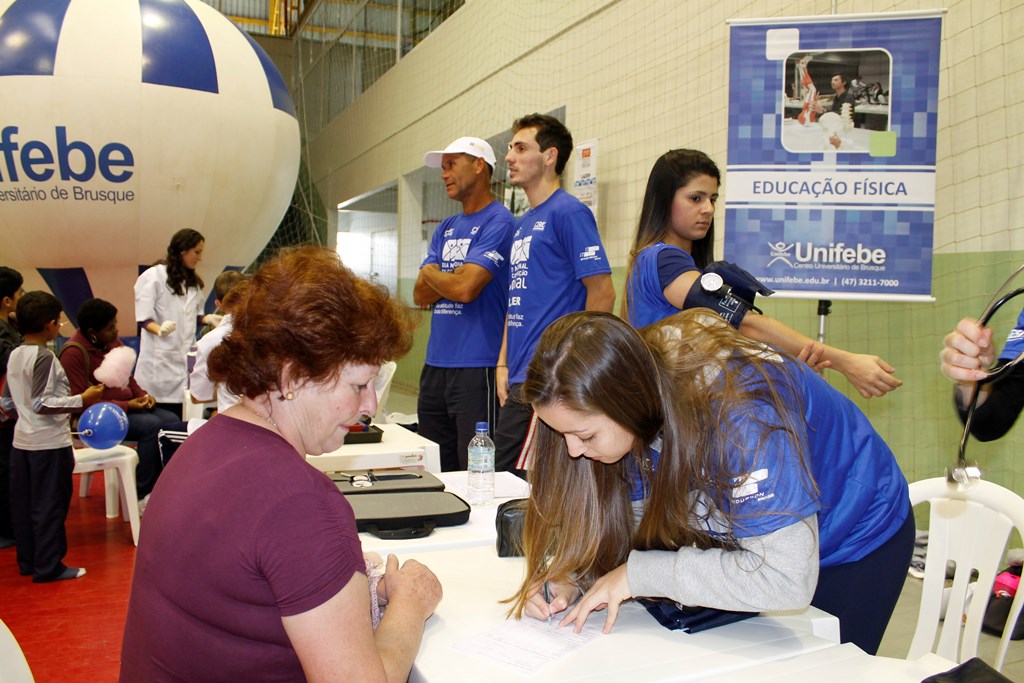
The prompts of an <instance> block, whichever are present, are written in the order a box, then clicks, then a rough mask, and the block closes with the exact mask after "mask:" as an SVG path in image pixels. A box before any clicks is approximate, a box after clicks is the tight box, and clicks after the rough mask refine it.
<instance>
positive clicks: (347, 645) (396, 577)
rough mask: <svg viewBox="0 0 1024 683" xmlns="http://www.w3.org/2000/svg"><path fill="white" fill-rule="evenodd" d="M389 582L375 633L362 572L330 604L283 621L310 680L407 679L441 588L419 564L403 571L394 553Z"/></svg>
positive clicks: (411, 561)
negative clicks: (386, 600) (383, 608)
mask: <svg viewBox="0 0 1024 683" xmlns="http://www.w3.org/2000/svg"><path fill="white" fill-rule="evenodd" d="M386 580H387V581H388V588H387V593H388V606H387V609H386V611H385V613H384V616H383V618H382V619H381V622H380V626H379V627H378V628H377V631H376V632H375V631H373V628H372V626H371V624H370V589H369V584H368V583H367V580H366V576H365V575H364V574H361V573H356V574H353V575H352V578H351V579H350V580H349V582H348V583H347V584H345V587H344V588H343V589H342V590H341V591H339V592H338V593H337V594H336V595H335V596H334V597H332V598H330V599H329V600H327V602H325V603H323V604H321V605H319V606H317V607H314V608H313V609H311V610H309V611H307V612H303V613H302V614H297V615H294V616H289V617H282V619H281V621H282V623H283V624H284V628H285V632H286V633H287V634H288V638H289V640H290V641H291V643H292V647H294V648H295V653H296V654H297V655H298V657H299V661H300V662H301V663H302V670H303V672H304V673H305V674H306V678H307V680H309V681H313V682H316V683H320V682H327V681H352V680H358V681H372V682H377V681H388V682H389V683H390V682H395V681H405V680H407V679H408V678H409V672H410V671H411V670H412V663H413V660H414V659H415V657H416V652H417V651H418V650H419V644H420V640H421V638H422V637H423V624H424V622H425V621H426V619H427V617H429V616H430V615H431V614H432V613H433V611H434V608H435V607H436V606H437V603H438V602H439V601H440V599H441V585H440V583H438V581H437V577H435V576H434V575H433V573H432V572H430V570H429V569H427V568H426V567H425V566H423V565H422V564H419V563H418V562H416V561H415V560H409V561H407V562H406V563H405V564H404V565H403V566H402V567H401V569H399V566H398V559H397V558H396V557H395V556H394V555H391V556H389V557H388V571H387V579H386ZM342 640H344V641H345V642H344V643H343V642H341V641H342Z"/></svg>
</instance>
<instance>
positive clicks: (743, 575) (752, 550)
mask: <svg viewBox="0 0 1024 683" xmlns="http://www.w3.org/2000/svg"><path fill="white" fill-rule="evenodd" d="M739 544H740V549H739V550H719V549H709V550H700V549H697V548H692V547H686V548H680V549H679V550H676V551H671V550H634V551H632V552H631V553H630V554H629V560H628V561H627V563H626V578H627V581H628V582H629V590H630V592H631V593H632V594H633V596H634V597H666V598H671V599H672V600H675V601H676V602H678V603H680V604H683V605H694V606H702V607H715V608H718V609H727V610H738V611H756V612H761V611H774V610H790V609H801V608H803V607H806V606H807V605H809V604H810V602H811V598H812V597H813V596H814V589H815V587H816V586H817V583H818V518H817V515H811V516H810V517H806V518H804V519H803V520H801V521H799V522H796V523H795V524H790V525H789V526H787V527H784V528H782V529H779V530H778V531H775V532H772V533H770V534H766V535H764V536H753V537H750V538H742V539H739Z"/></svg>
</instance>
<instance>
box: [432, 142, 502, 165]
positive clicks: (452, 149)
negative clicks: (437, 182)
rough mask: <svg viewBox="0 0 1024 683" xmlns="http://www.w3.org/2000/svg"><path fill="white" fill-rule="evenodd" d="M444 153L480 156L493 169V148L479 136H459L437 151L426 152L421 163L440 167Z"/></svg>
mask: <svg viewBox="0 0 1024 683" xmlns="http://www.w3.org/2000/svg"><path fill="white" fill-rule="evenodd" d="M445 154H468V155H470V156H472V157H480V158H481V159H483V160H484V161H486V162H487V164H488V165H489V166H490V167H491V170H492V171H493V170H494V164H495V160H494V150H493V149H491V146H490V145H489V144H487V141H486V140H481V139H480V138H459V139H458V140H456V141H455V142H453V143H452V144H450V145H448V146H447V147H445V148H444V149H443V150H441V151H439V152H427V153H426V154H424V155H423V163H424V164H426V165H427V166H428V167H430V168H441V157H442V156H443V155H445Z"/></svg>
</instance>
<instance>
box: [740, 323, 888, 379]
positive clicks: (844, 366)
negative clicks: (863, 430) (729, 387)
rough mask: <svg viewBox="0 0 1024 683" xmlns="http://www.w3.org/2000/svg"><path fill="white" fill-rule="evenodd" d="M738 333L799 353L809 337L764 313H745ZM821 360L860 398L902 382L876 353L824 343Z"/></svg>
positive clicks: (809, 340) (795, 354) (794, 353)
mask: <svg viewBox="0 0 1024 683" xmlns="http://www.w3.org/2000/svg"><path fill="white" fill-rule="evenodd" d="M740 332H742V333H743V334H744V335H746V336H748V337H750V338H751V339H755V340H757V341H759V342H763V343H765V344H770V345H771V346H774V347H776V348H779V349H782V350H783V351H785V352H787V353H789V354H792V355H794V356H797V355H799V354H800V353H801V352H802V351H803V350H804V349H805V348H806V346H807V345H808V344H809V343H813V341H814V340H812V339H811V338H810V337H808V336H806V335H803V334H800V333H799V332H797V331H796V330H794V329H793V328H791V327H789V326H788V325H785V324H783V323H781V322H779V321H778V320H775V319H774V318H769V317H768V316H766V315H756V314H749V313H748V314H747V315H746V316H744V318H743V321H742V322H741V323H740ZM821 359H822V360H823V361H825V362H827V363H829V364H830V365H831V367H832V368H833V369H835V370H838V371H839V372H841V373H843V375H845V376H846V379H847V380H849V382H850V384H852V385H853V386H854V388H855V389H857V391H858V392H860V395H861V396H863V397H864V398H871V397H872V396H884V395H885V394H887V393H889V392H890V391H892V390H893V389H896V388H898V387H900V386H902V384H903V382H902V381H901V380H899V379H897V378H896V377H895V376H894V375H893V374H892V373H894V372H895V371H896V369H895V368H894V367H893V366H891V365H890V364H889V363H887V362H885V361H884V360H883V359H881V358H879V357H878V356H872V355H869V354H863V353H852V352H850V351H846V350H844V349H840V348H837V347H835V346H829V345H828V344H823V345H822V351H821Z"/></svg>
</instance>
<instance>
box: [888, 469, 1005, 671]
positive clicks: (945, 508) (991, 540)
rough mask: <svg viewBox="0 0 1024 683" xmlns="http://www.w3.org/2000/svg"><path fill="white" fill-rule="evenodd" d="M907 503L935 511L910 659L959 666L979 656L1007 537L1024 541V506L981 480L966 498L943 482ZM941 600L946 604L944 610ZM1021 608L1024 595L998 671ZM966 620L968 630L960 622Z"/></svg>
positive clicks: (914, 489) (924, 484) (913, 492)
mask: <svg viewBox="0 0 1024 683" xmlns="http://www.w3.org/2000/svg"><path fill="white" fill-rule="evenodd" d="M910 502H911V504H913V505H915V506H916V505H919V504H921V503H930V504H931V510H930V515H929V527H928V553H927V555H926V556H925V569H924V586H923V588H922V593H921V607H920V609H919V610H918V615H917V628H916V630H915V631H914V638H913V640H912V641H911V643H910V651H909V652H908V653H907V659H917V658H918V657H921V656H923V655H925V654H927V653H928V652H934V653H935V654H937V655H939V656H940V657H945V658H946V659H949V660H952V661H955V662H957V663H962V662H965V661H967V660H968V659H970V658H972V657H975V656H977V654H978V636H979V634H980V633H981V625H982V621H983V620H984V618H985V608H986V606H987V605H988V596H989V595H991V593H992V586H993V585H994V584H995V578H996V574H998V573H999V570H1000V563H1001V562H1002V561H1003V555H1004V553H1005V551H1006V545H1007V542H1008V541H1009V538H1010V534H1011V533H1012V532H1013V530H1014V529H1017V531H1018V532H1021V533H1022V534H1024V498H1021V497H1020V496H1019V495H1017V494H1016V493H1014V492H1013V491H1010V490H1009V489H1005V488H1003V487H1002V486H999V485H998V484H993V483H992V482H989V481H984V480H979V481H978V482H977V484H976V485H975V486H974V487H973V488H972V489H970V490H969V491H958V490H957V488H956V486H955V485H952V486H951V485H950V484H948V483H947V482H946V479H945V478H944V477H936V478H934V479H925V480H922V481H915V482H914V483H912V484H911V485H910ZM947 560H952V561H953V562H955V563H956V573H955V574H954V576H953V585H952V588H951V589H949V590H945V582H946V562H947ZM972 570H976V571H977V572H978V576H977V590H976V592H975V597H974V599H973V600H970V604H969V606H968V605H965V603H966V602H967V600H968V596H969V591H968V586H969V585H971V583H972V577H971V572H972ZM944 593H945V594H946V595H947V596H948V604H946V605H945V609H943V607H944V605H943V602H944ZM1022 607H1024V590H1021V591H1018V592H1017V595H1016V597H1015V598H1014V600H1013V603H1012V605H1011V608H1010V614H1009V617H1008V618H1007V621H1006V624H1007V626H1006V628H1004V629H1003V636H1002V638H1001V639H1000V640H999V648H998V649H997V651H996V661H995V663H994V664H993V666H995V668H996V669H997V670H1000V669H1002V667H1003V660H1004V659H1005V658H1006V648H1007V646H1008V645H1009V644H1010V634H1011V633H1012V631H1013V625H1014V624H1016V623H1017V617H1018V616H1019V615H1020V612H1021V608H1022ZM965 613H966V615H967V620H966V623H964V622H963V619H962V616H963V615H964V614H965ZM940 627H941V630H940ZM936 635H937V636H938V638H937V639H936Z"/></svg>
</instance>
